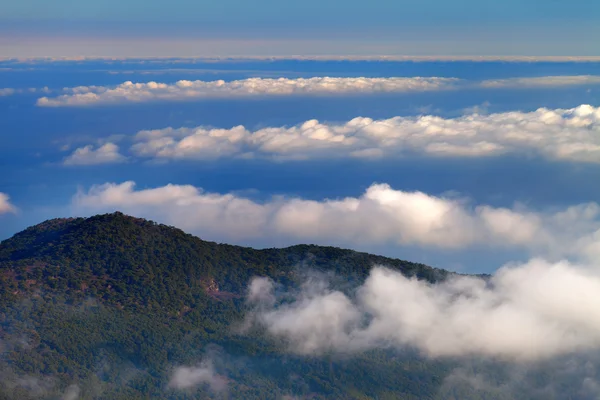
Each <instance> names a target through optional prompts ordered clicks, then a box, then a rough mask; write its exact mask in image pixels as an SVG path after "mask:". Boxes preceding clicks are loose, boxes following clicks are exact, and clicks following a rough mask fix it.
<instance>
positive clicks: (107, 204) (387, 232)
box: [73, 182, 600, 259]
mask: <svg viewBox="0 0 600 400" xmlns="http://www.w3.org/2000/svg"><path fill="white" fill-rule="evenodd" d="M73 206H74V207H75V209H76V210H77V211H78V212H80V211H85V212H102V211H110V210H115V209H118V210H121V211H124V212H128V213H134V214H136V215H139V216H144V217H148V218H153V219H157V220H160V221H161V222H166V223H169V224H172V225H175V226H178V227H180V228H182V229H185V230H188V231H191V232H193V233H196V234H199V235H200V236H201V237H207V238H211V239H213V240H215V239H219V240H229V241H230V240H256V239H271V240H273V239H275V238H277V239H278V240H281V239H282V238H287V240H288V242H297V241H311V242H315V241H317V242H319V243H323V244H338V245H355V244H361V245H366V244H375V245H384V244H397V245H406V246H422V247H429V248H442V249H462V248H469V247H472V246H479V247H488V248H498V249H519V250H526V251H529V252H530V253H532V254H544V255H549V256H552V257H562V256H573V257H576V258H578V257H581V258H586V259H587V258H593V257H597V256H600V205H598V204H597V203H588V204H580V205H575V206H572V207H568V208H566V209H562V210H558V211H557V210H554V211H534V210H527V209H525V208H523V207H520V206H515V207H513V208H511V209H509V208H494V207H490V206H487V205H473V206H471V205H469V204H468V203H466V202H465V201H461V200H456V199H450V198H445V197H436V196H431V195H428V194H425V193H422V192H404V191H400V190H394V189H393V188H391V187H390V186H389V185H386V184H373V185H372V186H371V187H369V188H368V189H367V190H366V192H365V193H364V194H362V195H361V196H360V197H347V198H343V199H333V200H330V199H325V200H322V201H313V200H304V199H299V198H282V197H274V198H272V199H271V200H269V201H267V202H264V203H258V202H255V201H252V200H250V199H248V198H243V197H239V196H236V195H234V194H217V193H205V192H203V191H202V190H201V189H198V188H195V187H193V186H189V185H187V186H180V185H167V186H163V187H158V188H153V189H142V190H135V183H134V182H125V183H122V184H114V183H107V184H104V185H99V186H94V187H92V188H91V189H90V190H89V191H87V192H83V191H81V192H79V193H78V194H77V195H76V196H75V197H74V198H73Z"/></svg>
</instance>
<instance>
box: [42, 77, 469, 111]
mask: <svg viewBox="0 0 600 400" xmlns="http://www.w3.org/2000/svg"><path fill="white" fill-rule="evenodd" d="M457 81H458V80H457V79H454V78H436V77H432V78H420V77H415V78H330V77H316V78H308V79H305V78H298V79H287V78H279V79H265V78H249V79H242V80H237V81H230V82H226V81H223V80H217V81H200V80H198V81H187V80H181V81H178V82H176V83H174V84H168V83H157V82H148V83H133V82H131V81H127V82H124V83H122V84H120V85H119V86H117V87H113V88H109V87H105V86H79V87H75V88H72V89H66V90H67V91H69V92H71V93H69V94H65V95H62V96H58V97H54V98H48V97H42V98H40V99H38V101H37V105H38V106H45V107H60V106H85V105H92V104H96V105H101V104H118V103H127V102H134V103H140V102H147V101H156V100H163V101H182V100H193V99H201V98H215V97H239V96H242V97H244V96H273V95H275V96H285V95H293V94H300V95H322V94H348V93H394V92H421V91H432V90H446V89H451V88H453V87H454V85H455V83H456V82H457Z"/></svg>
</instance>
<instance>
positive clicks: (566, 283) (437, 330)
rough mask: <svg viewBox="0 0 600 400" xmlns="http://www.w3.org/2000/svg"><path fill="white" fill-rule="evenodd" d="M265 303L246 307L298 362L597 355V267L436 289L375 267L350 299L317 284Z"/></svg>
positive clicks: (558, 266) (527, 272) (560, 268)
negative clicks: (394, 353) (388, 352)
mask: <svg viewBox="0 0 600 400" xmlns="http://www.w3.org/2000/svg"><path fill="white" fill-rule="evenodd" d="M257 281H258V282H260V284H257V283H256V282H257ZM265 281H267V282H266V283H265ZM251 285H252V286H253V287H261V288H265V287H267V288H268V287H269V281H268V279H267V278H256V279H255V280H254V281H253V282H252V284H251ZM268 294H270V295H271V296H272V297H275V296H276V294H275V293H274V292H273V291H271V292H270V293H264V292H263V293H262V295H261V296H260V297H256V296H255V297H252V298H251V301H250V304H253V305H255V306H256V307H257V308H256V310H255V311H254V312H253V313H251V316H252V318H253V319H254V322H257V323H259V324H261V325H262V326H264V327H265V328H266V329H267V332H269V333H270V334H271V335H273V336H275V337H279V338H283V339H285V340H287V342H288V343H289V348H290V351H293V352H296V353H299V354H320V353H323V352H330V351H336V352H344V353H347V352H356V351H364V350H369V349H373V348H402V347H405V346H412V347H415V348H417V349H419V350H421V351H422V352H423V353H424V354H426V355H429V356H432V357H444V356H471V355H476V356H490V357H499V358H504V359H509V360H525V361H535V360H540V359H546V358H550V357H553V356H557V355H563V354H569V353H578V352H583V351H587V350H590V349H594V350H597V349H599V348H600V318H599V317H597V315H598V314H597V312H596V310H597V309H598V307H600V274H599V273H598V268H597V267H596V268H592V267H578V266H575V265H572V264H569V263H567V262H564V261H563V262H559V263H555V264H552V263H548V262H546V261H543V260H540V259H534V260H532V261H530V262H528V263H526V264H523V265H512V266H506V267H503V268H501V269H500V270H498V271H497V272H496V273H495V274H494V275H493V276H492V277H491V279H490V280H489V281H485V280H483V279H480V278H475V277H464V276H455V277H452V278H450V279H449V280H447V281H445V282H442V283H438V284H429V283H426V282H423V281H419V280H416V279H411V278H407V277H405V276H403V275H402V274H400V273H398V272H395V271H392V270H389V269H386V268H383V267H375V268H374V269H373V270H372V271H371V273H370V275H369V277H368V278H367V280H366V281H365V282H364V284H362V285H361V286H360V287H359V288H358V290H357V291H356V295H353V296H350V295H348V294H346V293H342V292H340V291H337V290H334V289H330V288H328V287H327V285H323V284H322V283H320V284H319V283H317V284H314V283H313V284H310V285H304V286H303V289H302V290H300V291H298V292H291V293H284V294H280V296H284V297H285V298H286V301H283V302H281V301H279V300H281V299H278V301H277V302H273V301H272V300H271V299H268V298H267V295H268ZM290 296H291V297H292V300H291V301H290ZM265 298H267V302H266V303H265V302H263V301H262V299H265Z"/></svg>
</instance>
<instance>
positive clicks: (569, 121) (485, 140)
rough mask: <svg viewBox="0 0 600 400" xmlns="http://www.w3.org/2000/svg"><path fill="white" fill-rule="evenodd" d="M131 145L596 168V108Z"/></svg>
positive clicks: (147, 152)
mask: <svg viewBox="0 0 600 400" xmlns="http://www.w3.org/2000/svg"><path fill="white" fill-rule="evenodd" d="M134 141H135V143H134V144H133V145H132V146H131V148H130V151H131V153H132V154H134V155H135V156H137V157H140V158H151V159H159V160H180V159H199V160H203V159H214V158H219V157H237V158H248V157H263V158H271V159H276V160H294V159H313V158H331V157H357V158H382V157H383V158H386V157H388V158H389V157H398V156H402V155H407V154H414V153H417V154H423V155H427V156H431V157H490V156H497V155H501V154H520V155H530V154H534V155H538V156H541V157H544V158H547V159H551V160H565V161H575V162H590V163H600V107H598V108H596V107H592V106H590V105H581V106H579V107H576V108H571V109H547V108H540V109H538V110H535V111H532V112H520V111H513V112H505V113H497V114H488V115H482V114H479V113H477V112H476V113H472V114H468V115H464V116H461V117H457V118H447V119H446V118H442V117H438V116H431V115H425V116H417V117H394V118H390V119H384V120H373V119H371V118H364V117H358V118H354V119H352V120H350V121H348V122H346V123H342V124H332V123H322V122H319V121H317V120H309V121H306V122H304V123H302V124H299V125H296V126H292V127H285V126H283V127H267V128H262V129H258V130H255V131H250V130H248V129H246V128H245V127H244V126H235V127H233V128H230V129H217V128H208V127H196V128H178V129H174V128H165V129H157V130H148V131H141V132H139V133H138V134H137V135H136V136H135V138H134Z"/></svg>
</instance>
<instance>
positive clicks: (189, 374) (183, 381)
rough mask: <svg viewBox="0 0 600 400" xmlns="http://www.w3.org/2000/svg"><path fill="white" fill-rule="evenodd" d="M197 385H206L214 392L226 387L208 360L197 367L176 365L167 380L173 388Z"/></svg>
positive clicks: (223, 380) (181, 388) (223, 379)
mask: <svg viewBox="0 0 600 400" xmlns="http://www.w3.org/2000/svg"><path fill="white" fill-rule="evenodd" d="M199 385H208V386H209V387H210V389H211V390H212V391H214V392H221V391H223V390H224V389H225V388H226V387H227V381H226V380H225V378H223V377H221V376H219V375H217V373H216V372H215V369H214V367H213V364H212V362H210V360H208V361H203V362H202V363H201V364H200V365H199V366H197V367H177V368H175V370H174V371H173V374H172V376H171V379H170V381H169V387H172V388H174V389H180V390H183V389H191V388H195V387H197V386H199Z"/></svg>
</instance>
